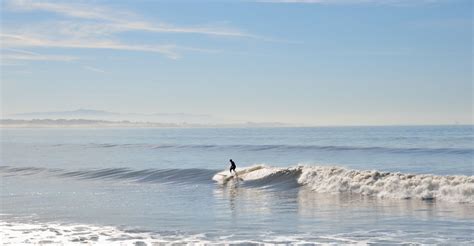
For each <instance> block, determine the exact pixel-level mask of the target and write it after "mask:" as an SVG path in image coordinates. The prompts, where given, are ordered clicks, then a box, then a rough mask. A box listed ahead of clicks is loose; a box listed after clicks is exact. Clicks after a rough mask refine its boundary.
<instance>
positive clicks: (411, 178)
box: [0, 165, 474, 203]
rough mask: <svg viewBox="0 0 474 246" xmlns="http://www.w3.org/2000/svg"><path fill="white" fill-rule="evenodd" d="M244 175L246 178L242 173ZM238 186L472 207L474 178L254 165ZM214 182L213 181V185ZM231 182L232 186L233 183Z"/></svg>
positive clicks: (196, 172) (120, 174) (157, 179)
mask: <svg viewBox="0 0 474 246" xmlns="http://www.w3.org/2000/svg"><path fill="white" fill-rule="evenodd" d="M246 170H247V171H248V172H246V173H245V171H246ZM238 171H239V172H242V174H239V178H240V179H241V180H242V182H239V185H240V186H242V187H256V188H262V189H265V188H271V189H276V190H289V189H295V188H298V187H301V186H304V187H306V188H309V189H311V190H312V191H314V192H319V193H352V194H359V195H364V196H372V197H379V198H395V199H423V200H434V199H436V200H441V201H449V202H461V203H474V176H465V175H451V176H440V175H431V174H406V173H392V172H381V171H376V170H352V169H346V168H342V167H334V166H308V165H298V166H292V167H286V168H285V167H271V166H266V165H255V166H252V167H248V168H243V169H238ZM227 174H228V171H227V170H226V171H222V172H219V171H218V170H212V169H197V168H193V169H143V170H133V169H130V168H104V169H84V170H74V171H71V170H64V169H47V168H37V167H25V168H19V167H10V166H0V175H2V176H4V177H6V176H29V175H47V176H55V177H62V178H73V179H78V180H83V179H85V180H97V181H107V180H114V181H116V180H119V181H125V182H139V183H175V184H180V183H182V184H189V183H191V184H196V183H198V184H212V183H213V182H214V181H217V182H219V183H221V184H224V183H225V182H223V179H224V178H225V177H226V176H225V175H227ZM213 180H214V181H213ZM230 182H234V181H233V180H231V181H230Z"/></svg>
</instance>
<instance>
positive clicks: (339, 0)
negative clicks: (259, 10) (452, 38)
mask: <svg viewBox="0 0 474 246" xmlns="http://www.w3.org/2000/svg"><path fill="white" fill-rule="evenodd" d="M447 1H448V0H257V2H262V3H301V4H305V3H306V4H378V5H398V6H407V5H416V4H430V3H439V2H447Z"/></svg>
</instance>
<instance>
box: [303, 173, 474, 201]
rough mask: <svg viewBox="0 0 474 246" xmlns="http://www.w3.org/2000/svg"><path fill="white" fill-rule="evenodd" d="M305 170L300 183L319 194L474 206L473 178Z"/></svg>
mask: <svg viewBox="0 0 474 246" xmlns="http://www.w3.org/2000/svg"><path fill="white" fill-rule="evenodd" d="M301 168H302V173H301V176H300V177H299V179H298V182H299V183H300V184H303V185H306V186H308V187H310V188H311V189H312V190H314V191H317V192H330V193H338V192H351V193H357V194H362V195H369V196H377V197H390V198H402V199H407V198H419V199H436V200H443V201H450V202H469V203H472V202H474V177H473V176H462V175H455V176H437V175H430V174H403V173H388V172H378V171H358V170H350V169H345V168H340V167H314V166H305V167H301Z"/></svg>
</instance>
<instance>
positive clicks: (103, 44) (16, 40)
mask: <svg viewBox="0 0 474 246" xmlns="http://www.w3.org/2000/svg"><path fill="white" fill-rule="evenodd" d="M0 37H1V39H2V45H3V47H5V48H16V47H43V48H53V47H55V48H77V49H111V50H129V51H146V52H156V53H160V54H163V55H165V56H167V57H169V58H172V59H177V58H179V54H178V53H177V52H176V48H177V47H176V46H175V45H128V44H123V43H119V42H116V41H109V40H91V39H89V40H84V39H62V40H53V39H46V38H38V37H33V36H30V35H16V34H1V35H0Z"/></svg>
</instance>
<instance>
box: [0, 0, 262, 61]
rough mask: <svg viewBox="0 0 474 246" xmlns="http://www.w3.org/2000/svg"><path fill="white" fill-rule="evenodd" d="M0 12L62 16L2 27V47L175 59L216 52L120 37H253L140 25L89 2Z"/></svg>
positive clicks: (12, 6) (13, 3)
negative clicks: (112, 52) (115, 52)
mask: <svg viewBox="0 0 474 246" xmlns="http://www.w3.org/2000/svg"><path fill="white" fill-rule="evenodd" d="M4 6H5V8H4V10H3V11H16V12H18V11H20V12H25V11H27V12H30V11H43V12H49V13H53V14H57V15H59V16H62V18H60V17H57V18H59V19H56V20H54V21H39V22H36V23H15V26H12V25H11V23H8V24H5V25H4V26H3V30H2V34H1V35H0V39H1V42H2V46H3V47H4V48H10V49H22V48H73V49H109V50H125V51H139V52H154V53H159V54H161V55H164V56H166V57H168V58H171V59H178V58H180V56H181V54H180V53H181V52H185V51H191V52H216V51H215V50H209V49H202V48H196V47H188V46H180V45H177V44H173V43H166V44H157V43H150V41H148V43H142V44H140V43H130V42H129V41H127V42H125V41H124V40H123V39H122V38H121V36H120V35H118V34H121V33H124V32H132V31H134V32H137V31H140V32H145V33H146V32H148V33H154V32H157V33H175V34H196V35H211V36H223V37H243V38H258V37H257V36H256V35H251V34H248V33H246V32H243V31H240V30H237V29H233V28H218V27H210V26H193V27H183V26H176V25H172V24H169V23H153V22H149V21H145V20H143V19H142V18H140V16H138V15H137V14H135V13H132V12H128V11H120V10H115V9H110V8H105V7H103V6H99V5H96V4H93V3H89V4H84V3H83V2H82V3H78V2H68V1H64V2H50V1H41V2H38V1H31V0H10V1H7V2H6V3H5V5H4ZM8 59H11V60H14V59H16V60H41V59H44V60H48V59H49V60H56V61H61V60H62V61H68V60H72V59H73V58H72V57H69V56H46V55H42V56H39V55H37V54H14V55H9V56H8Z"/></svg>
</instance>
